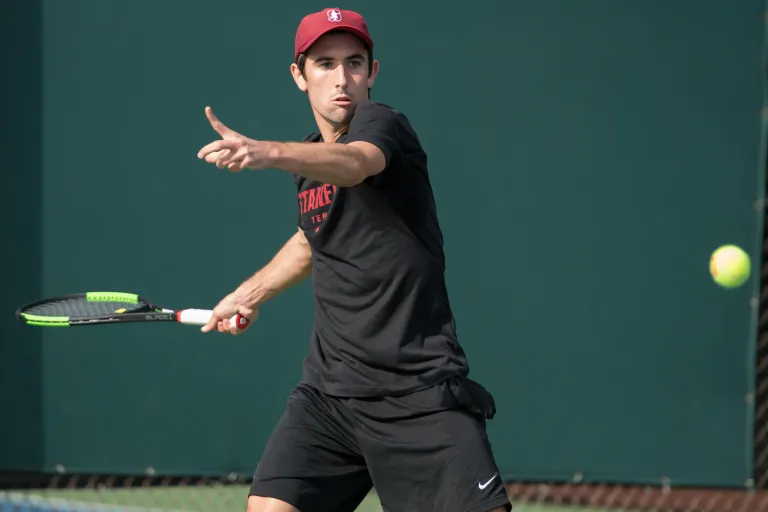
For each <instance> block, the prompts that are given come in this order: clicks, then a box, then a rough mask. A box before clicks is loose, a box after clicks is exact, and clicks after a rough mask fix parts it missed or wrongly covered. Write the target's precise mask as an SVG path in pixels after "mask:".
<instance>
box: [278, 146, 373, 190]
mask: <svg viewBox="0 0 768 512" xmlns="http://www.w3.org/2000/svg"><path fill="white" fill-rule="evenodd" d="M269 144H270V146H271V147H270V149H269V161H270V166H271V167H275V168H278V169H283V170H284V171H288V172H291V173H294V174H298V175H299V176H303V177H305V178H307V179H310V180H313V181H318V182H320V183H327V184H329V185H336V186H339V187H351V186H355V185H357V184H359V183H360V182H362V181H363V180H364V179H365V177H366V176H367V173H366V169H365V165H366V156H365V153H363V151H361V150H360V149H358V148H356V147H353V146H349V145H347V144H313V143H305V142H270V143H269Z"/></svg>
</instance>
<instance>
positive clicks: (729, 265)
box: [709, 245, 751, 288]
mask: <svg viewBox="0 0 768 512" xmlns="http://www.w3.org/2000/svg"><path fill="white" fill-rule="evenodd" d="M750 271H751V263H750V260H749V255H747V253H746V252H744V250H743V249H741V247H738V246H735V245H723V246H720V247H718V248H717V249H716V250H715V252H713V253H712V257H711V258H710V259H709V273H710V274H712V278H713V279H714V280H715V282H716V283H717V284H719V285H720V286H722V287H723V288H738V287H739V286H741V285H743V284H744V283H746V282H747V279H749V274H750Z"/></svg>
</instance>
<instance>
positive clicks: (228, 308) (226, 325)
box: [200, 293, 259, 334]
mask: <svg viewBox="0 0 768 512" xmlns="http://www.w3.org/2000/svg"><path fill="white" fill-rule="evenodd" d="M236 313H240V314H241V315H242V316H244V317H245V318H247V319H248V320H249V322H248V325H251V324H252V323H253V322H254V321H255V320H256V319H257V318H258V317H259V310H258V309H252V308H249V307H248V306H244V305H243V304H241V303H240V300H239V297H238V296H237V295H236V294H234V293H230V294H229V295H227V296H226V297H224V298H223V299H221V302H219V303H218V304H217V305H216V307H215V308H213V315H211V319H210V320H209V321H208V323H207V324H205V325H204V326H203V327H202V328H201V329H200V330H201V331H203V332H209V331H211V330H213V329H216V330H217V331H219V332H228V333H230V334H241V333H242V332H243V331H245V329H247V327H246V328H245V329H242V328H238V327H237V326H235V325H232V324H230V322H229V319H230V318H232V317H233V316H234V315H235V314H236Z"/></svg>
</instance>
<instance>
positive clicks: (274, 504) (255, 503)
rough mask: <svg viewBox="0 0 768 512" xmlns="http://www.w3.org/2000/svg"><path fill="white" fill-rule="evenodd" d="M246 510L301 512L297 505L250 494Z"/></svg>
mask: <svg viewBox="0 0 768 512" xmlns="http://www.w3.org/2000/svg"><path fill="white" fill-rule="evenodd" d="M246 512H301V511H300V510H299V509H297V508H296V507H294V506H292V505H290V504H288V503H286V502H284V501H280V500H277V499H275V498H265V497H264V496H248V508H247V510H246Z"/></svg>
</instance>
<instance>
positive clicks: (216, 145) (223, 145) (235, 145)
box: [197, 140, 243, 163]
mask: <svg viewBox="0 0 768 512" xmlns="http://www.w3.org/2000/svg"><path fill="white" fill-rule="evenodd" d="M242 146H243V142H242V141H239V140H217V141H214V142H211V143H210V144H206V145H205V146H203V148H202V149H200V151H198V152H197V158H203V159H205V158H206V157H207V156H208V155H210V154H211V153H216V152H218V151H223V150H228V151H230V152H235V151H237V150H238V149H239V148H241V147H242ZM206 162H208V160H207V159H206ZM209 163H212V162H209Z"/></svg>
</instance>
